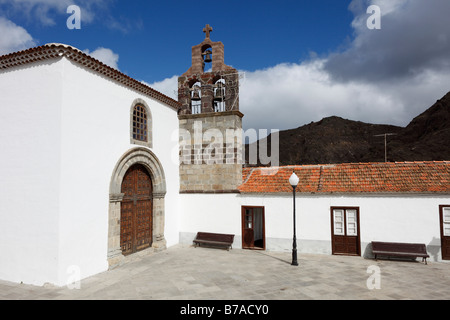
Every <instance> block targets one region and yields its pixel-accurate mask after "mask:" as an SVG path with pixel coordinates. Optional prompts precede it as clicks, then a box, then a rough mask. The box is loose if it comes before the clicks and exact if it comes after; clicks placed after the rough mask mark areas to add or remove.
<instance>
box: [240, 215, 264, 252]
mask: <svg viewBox="0 0 450 320" xmlns="http://www.w3.org/2000/svg"><path fill="white" fill-rule="evenodd" d="M265 247H266V240H265V217H264V207H242V248H244V249H258V250H261V249H262V250H264V249H265Z"/></svg>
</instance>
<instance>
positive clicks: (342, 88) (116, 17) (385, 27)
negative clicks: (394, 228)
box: [0, 0, 450, 129]
mask: <svg viewBox="0 0 450 320" xmlns="http://www.w3.org/2000/svg"><path fill="white" fill-rule="evenodd" d="M73 4H75V5H78V6H79V7H80V8H81V29H80V30H76V29H74V30H69V29H68V28H67V26H66V21H67V19H68V18H69V17H70V15H71V14H68V13H67V7H68V6H69V5H73ZM371 5H376V6H378V8H380V13H381V15H380V21H381V29H378V30H373V29H369V28H368V27H367V23H366V21H367V20H368V19H369V18H370V17H371V14H370V13H368V12H367V9H368V8H369V6H371ZM449 13H450V1H448V0H427V1H425V0H351V1H341V0H316V1H310V0H308V1H302V0H293V1H291V0H282V1H266V0H259V1H255V0H241V1H236V0H228V1H210V2H205V1H181V0H179V1H176V0H171V1H142V0H130V1H122V0H0V54H6V53H9V52H13V51H18V50H22V49H26V48H28V47H32V46H38V45H43V44H46V43H51V42H58V43H65V44H69V45H72V46H74V47H77V48H78V49H80V50H82V51H85V52H87V53H89V54H91V55H93V56H94V57H96V58H98V59H100V60H102V61H104V62H105V63H107V64H109V65H111V66H113V67H115V68H118V69H119V70H120V71H122V72H124V73H126V74H127V75H129V76H131V77H133V78H135V79H137V80H139V81H144V82H146V83H148V84H150V85H151V86H153V87H155V88H156V89H157V90H160V91H162V92H163V93H165V94H167V95H169V96H172V97H174V98H176V94H175V91H176V79H177V77H178V76H179V75H181V74H182V73H184V72H185V71H186V70H187V69H188V68H189V67H190V64H191V47H192V46H194V45H196V44H199V43H200V42H202V41H203V39H204V33H203V32H202V29H203V27H204V26H205V25H206V24H210V25H211V26H212V27H213V29H214V30H213V32H212V34H211V39H212V40H213V41H222V42H223V43H224V45H225V63H226V64H228V65H232V66H233V67H235V68H236V69H238V70H240V71H241V72H242V73H243V74H245V80H244V81H243V83H242V85H241V97H240V98H241V103H240V105H241V111H243V113H244V114H245V117H244V126H245V127H246V128H250V127H251V128H266V129H290V128H294V127H298V126H300V125H303V124H306V123H309V122H311V121H318V120H320V119H321V118H323V117H326V116H331V115H337V116H341V117H344V118H348V119H352V120H360V121H365V122H372V123H388V124H395V125H402V126H405V125H407V124H408V123H409V122H410V121H411V120H412V118H413V117H414V116H417V115H418V114H419V113H421V112H423V111H425V110H426V109H427V108H428V107H430V106H431V105H432V104H433V103H434V102H435V101H436V100H437V99H439V98H441V97H442V96H443V95H444V94H446V93H447V92H448V91H450V73H449V72H448V71H450V54H449V53H450V24H449V23H448V22H447V21H448V14H449Z"/></svg>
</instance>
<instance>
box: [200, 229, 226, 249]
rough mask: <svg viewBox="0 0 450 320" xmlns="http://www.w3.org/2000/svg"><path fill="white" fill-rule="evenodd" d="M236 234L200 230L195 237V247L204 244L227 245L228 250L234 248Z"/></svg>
mask: <svg viewBox="0 0 450 320" xmlns="http://www.w3.org/2000/svg"><path fill="white" fill-rule="evenodd" d="M233 241H234V234H223V233H209V232H198V233H197V236H196V237H195V239H194V243H195V247H197V246H200V245H202V244H204V245H208V246H213V247H225V248H226V249H227V250H230V248H232V244H233Z"/></svg>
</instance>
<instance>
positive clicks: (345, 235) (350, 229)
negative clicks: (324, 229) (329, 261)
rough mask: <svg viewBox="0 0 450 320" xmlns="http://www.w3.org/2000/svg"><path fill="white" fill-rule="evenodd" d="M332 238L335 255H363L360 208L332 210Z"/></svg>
mask: <svg viewBox="0 0 450 320" xmlns="http://www.w3.org/2000/svg"><path fill="white" fill-rule="evenodd" d="M331 237H332V239H331V245H332V253H333V254H342V255H351V256H360V255H361V243H360V236H359V209H358V208H337V207H335V208H331Z"/></svg>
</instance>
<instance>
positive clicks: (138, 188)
mask: <svg viewBox="0 0 450 320" xmlns="http://www.w3.org/2000/svg"><path fill="white" fill-rule="evenodd" d="M122 193H123V194H124V197H123V200H122V205H121V212H120V246H121V248H122V253H123V254H124V255H128V254H131V253H134V252H137V251H139V250H143V249H146V248H148V247H150V246H151V244H152V181H151V178H150V175H149V174H148V172H147V170H146V169H145V167H144V166H142V165H134V166H132V167H131V168H130V169H129V170H128V171H127V173H126V174H125V177H124V178H123V182H122Z"/></svg>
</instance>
